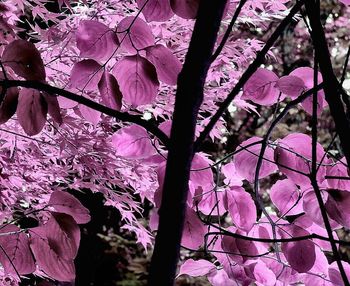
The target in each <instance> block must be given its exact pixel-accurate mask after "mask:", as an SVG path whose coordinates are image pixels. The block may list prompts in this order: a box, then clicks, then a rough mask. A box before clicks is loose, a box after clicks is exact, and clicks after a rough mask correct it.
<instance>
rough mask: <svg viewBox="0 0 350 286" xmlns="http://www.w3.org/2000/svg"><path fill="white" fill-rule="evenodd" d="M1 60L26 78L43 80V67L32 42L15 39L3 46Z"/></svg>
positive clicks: (44, 75)
mask: <svg viewBox="0 0 350 286" xmlns="http://www.w3.org/2000/svg"><path fill="white" fill-rule="evenodd" d="M1 61H2V62H3V64H4V65H7V66H9V67H11V68H12V69H13V71H14V72H15V73H16V74H17V75H19V76H21V77H23V78H25V79H27V80H39V81H42V80H45V77H46V74H45V67H44V63H43V60H42V59H41V56H40V53H39V51H38V50H37V48H36V47H35V46H34V44H32V43H30V42H27V41H24V40H15V41H13V42H11V43H10V44H8V45H7V46H6V47H5V50H4V52H3V54H2V58H1Z"/></svg>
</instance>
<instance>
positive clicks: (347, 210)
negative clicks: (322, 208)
mask: <svg viewBox="0 0 350 286" xmlns="http://www.w3.org/2000/svg"><path fill="white" fill-rule="evenodd" d="M326 210H327V213H328V214H329V216H330V218H332V219H334V220H335V221H336V222H337V223H339V224H340V225H342V226H345V227H346V228H350V193H349V192H342V191H335V190H334V191H330V192H329V196H328V200H327V202H326Z"/></svg>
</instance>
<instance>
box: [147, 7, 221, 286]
mask: <svg viewBox="0 0 350 286" xmlns="http://www.w3.org/2000/svg"><path fill="white" fill-rule="evenodd" d="M226 2H227V0H215V1H213V0H202V1H201V2H200V6H199V10H198V15H197V20H196V23H195V27H194V31H193V35H192V39H191V43H190V46H189V50H188V53H187V56H186V59H185V63H184V67H183V69H182V71H181V73H180V75H179V78H178V86H177V92H176V102H175V110H174V115H173V123H172V129H171V136H170V144H169V153H168V159H167V166H166V173H165V180H164V186H163V197H162V202H161V207H160V210H159V217H160V219H159V228H158V233H157V237H156V242H155V247H154V253H153V256H152V262H151V269H150V276H149V282H148V283H149V285H150V286H171V285H173V284H174V279H175V274H176V267H177V262H178V259H179V252H180V242H181V236H182V230H183V224H184V217H185V208H186V198H187V192H188V180H189V176H190V167H191V162H192V158H193V143H194V134H195V128H196V120H197V116H198V111H199V108H200V105H201V104H202V101H203V87H204V83H205V79H206V76H207V72H208V69H209V66H210V59H211V56H212V53H213V48H214V45H215V42H216V38H217V33H218V31H219V27H220V22H221V18H222V15H223V11H224V8H225V5H226Z"/></svg>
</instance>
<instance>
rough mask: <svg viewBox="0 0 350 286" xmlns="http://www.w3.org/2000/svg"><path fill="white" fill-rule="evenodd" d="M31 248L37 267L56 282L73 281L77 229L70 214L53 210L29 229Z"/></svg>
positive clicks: (77, 237)
mask: <svg viewBox="0 0 350 286" xmlns="http://www.w3.org/2000/svg"><path fill="white" fill-rule="evenodd" d="M30 235H31V244H30V246H31V249H32V251H33V254H34V257H35V260H36V263H37V265H38V266H39V268H40V269H41V270H42V271H44V272H45V273H46V274H47V275H49V276H50V277H52V278H54V279H56V280H58V281H73V280H74V278H75V267H74V262H73V259H74V258H75V256H76V255H77V251H78V247H79V242H80V230H79V227H78V225H77V224H76V222H75V221H74V220H73V218H72V217H71V216H69V215H66V214H62V213H53V214H52V216H51V217H50V218H49V220H48V221H47V222H46V223H45V224H44V225H42V226H39V227H35V228H32V229H31V230H30Z"/></svg>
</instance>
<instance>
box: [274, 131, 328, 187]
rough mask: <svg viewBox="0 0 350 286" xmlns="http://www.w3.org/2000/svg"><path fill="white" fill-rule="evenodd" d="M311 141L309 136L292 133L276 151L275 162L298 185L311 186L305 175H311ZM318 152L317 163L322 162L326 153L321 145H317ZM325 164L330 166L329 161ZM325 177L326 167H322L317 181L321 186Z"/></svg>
mask: <svg viewBox="0 0 350 286" xmlns="http://www.w3.org/2000/svg"><path fill="white" fill-rule="evenodd" d="M311 141H312V140H311V137H309V136H308V135H305V134H302V133H292V134H289V135H287V136H286V137H284V138H283V139H282V140H279V141H278V146H277V148H276V150H275V161H276V162H277V163H278V164H279V165H278V168H279V169H280V171H281V172H282V173H284V174H285V175H286V176H287V177H288V178H289V179H291V180H292V181H293V182H294V183H295V184H297V185H301V186H308V185H310V179H309V178H308V177H307V175H304V174H310V173H311V158H312V142H311ZM316 150H317V162H320V161H321V160H322V158H323V156H324V153H325V152H324V150H323V147H322V146H321V145H320V144H319V143H317V146H316ZM323 164H329V159H327V158H325V159H324V160H323ZM303 173H304V174H303ZM325 175H326V167H325V166H321V167H320V168H319V170H318V173H317V180H318V182H319V183H320V184H322V182H323V181H325V178H324V177H325Z"/></svg>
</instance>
